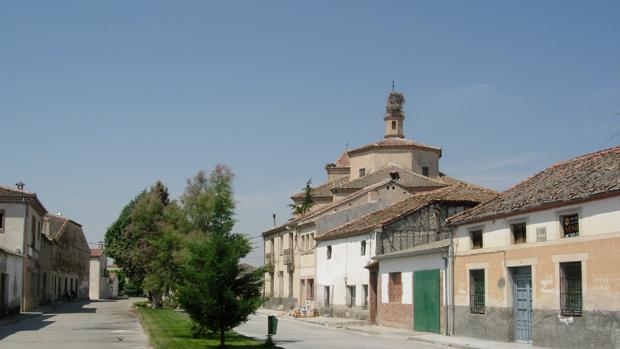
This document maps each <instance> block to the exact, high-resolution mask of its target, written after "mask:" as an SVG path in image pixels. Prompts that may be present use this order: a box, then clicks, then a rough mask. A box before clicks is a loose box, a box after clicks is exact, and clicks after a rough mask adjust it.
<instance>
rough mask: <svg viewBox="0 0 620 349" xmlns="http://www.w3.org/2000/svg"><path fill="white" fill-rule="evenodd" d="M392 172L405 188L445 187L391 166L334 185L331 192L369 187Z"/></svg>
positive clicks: (401, 168) (438, 182) (436, 181)
mask: <svg viewBox="0 0 620 349" xmlns="http://www.w3.org/2000/svg"><path fill="white" fill-rule="evenodd" d="M392 172H397V173H398V175H399V177H400V179H399V180H398V182H399V183H400V184H401V185H402V186H403V187H406V188H419V187H442V186H445V185H446V183H444V182H443V181H440V180H435V179H432V178H430V177H426V176H423V175H420V174H417V173H415V172H413V171H411V170H409V169H407V168H405V167H402V166H399V165H396V164H392V165H389V166H387V167H385V168H383V169H381V170H379V171H376V172H372V173H369V174H367V175H366V176H364V177H360V178H356V179H354V180H351V181H342V182H338V183H335V184H334V186H333V189H332V191H333V192H337V191H339V190H348V189H362V188H365V187H367V186H369V185H373V184H375V183H378V182H380V181H383V180H385V179H389V178H391V175H390V173H392Z"/></svg>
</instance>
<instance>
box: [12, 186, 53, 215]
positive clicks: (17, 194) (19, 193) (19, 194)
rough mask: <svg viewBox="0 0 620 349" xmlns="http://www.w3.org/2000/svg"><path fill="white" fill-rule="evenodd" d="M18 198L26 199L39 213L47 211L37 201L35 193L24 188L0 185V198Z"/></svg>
mask: <svg viewBox="0 0 620 349" xmlns="http://www.w3.org/2000/svg"><path fill="white" fill-rule="evenodd" d="M20 199H26V200H28V201H29V202H30V204H32V206H34V207H35V208H36V209H37V210H38V211H39V213H41V214H46V213H47V210H46V209H45V206H43V204H42V203H41V201H39V198H37V194H35V193H30V192H27V191H25V190H19V189H15V188H9V187H4V186H0V200H6V201H16V200H20Z"/></svg>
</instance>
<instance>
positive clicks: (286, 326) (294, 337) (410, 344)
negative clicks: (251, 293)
mask: <svg viewBox="0 0 620 349" xmlns="http://www.w3.org/2000/svg"><path fill="white" fill-rule="evenodd" d="M278 320H279V321H278V335H277V336H275V337H274V340H275V342H276V343H277V344H278V345H279V346H281V347H283V348H287V349H317V348H324V349H328V348H329V349H339V348H343V349H345V348H346V349H350V348H355V349H365V348H368V349H377V348H381V349H402V348H412V349H446V348H448V347H443V346H438V345H434V344H427V343H420V342H415V341H408V340H405V339H401V338H389V337H381V336H376V335H368V334H365V333H358V332H353V331H348V330H342V329H337V328H329V327H325V326H320V325H314V324H308V323H305V322H301V321H297V320H293V319H286V318H278ZM235 330H236V331H237V332H239V333H241V334H243V335H246V336H251V337H256V338H265V334H266V333H267V316H265V315H262V314H257V315H253V316H252V317H250V320H249V321H248V322H247V323H245V324H243V325H241V326H239V327H238V328H236V329H235Z"/></svg>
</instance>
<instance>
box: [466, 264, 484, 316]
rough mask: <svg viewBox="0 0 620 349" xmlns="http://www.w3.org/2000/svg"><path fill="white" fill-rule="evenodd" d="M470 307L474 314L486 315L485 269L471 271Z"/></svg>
mask: <svg viewBox="0 0 620 349" xmlns="http://www.w3.org/2000/svg"><path fill="white" fill-rule="evenodd" d="M469 307H470V310H471V312H472V313H475V314H484V269H478V270H470V271H469Z"/></svg>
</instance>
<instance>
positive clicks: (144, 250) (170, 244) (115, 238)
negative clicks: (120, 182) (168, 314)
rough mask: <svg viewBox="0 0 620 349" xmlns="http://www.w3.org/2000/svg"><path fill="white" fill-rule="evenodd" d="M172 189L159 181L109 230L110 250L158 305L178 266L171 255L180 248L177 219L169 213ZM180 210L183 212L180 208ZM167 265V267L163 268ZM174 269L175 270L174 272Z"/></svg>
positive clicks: (108, 246) (130, 277) (107, 246)
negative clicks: (170, 191) (177, 240)
mask: <svg viewBox="0 0 620 349" xmlns="http://www.w3.org/2000/svg"><path fill="white" fill-rule="evenodd" d="M172 206H174V205H171V202H170V199H169V194H168V189H167V188H166V186H165V185H164V184H163V183H162V182H160V181H158V182H156V183H155V184H154V185H153V186H151V188H150V189H149V191H143V192H142V193H140V194H139V195H138V196H136V198H134V199H133V200H132V201H131V202H130V203H129V204H127V205H126V206H125V208H124V209H123V211H122V212H121V214H120V216H119V218H118V219H117V220H116V221H115V222H114V223H113V224H112V226H111V227H110V228H109V229H108V231H107V232H106V250H107V253H108V255H109V256H110V257H112V258H113V259H114V261H115V262H116V264H117V265H118V266H119V267H121V268H123V271H124V272H125V273H126V275H127V277H128V278H129V279H130V280H131V281H132V282H133V283H134V284H135V285H137V286H139V287H143V288H144V289H145V290H146V291H147V292H148V293H149V295H150V297H151V302H152V303H153V305H154V306H155V307H157V306H159V303H160V302H159V301H160V299H161V296H162V295H164V294H166V292H167V291H169V290H170V289H171V286H170V283H171V282H170V280H171V279H173V278H172V277H171V276H170V274H171V273H173V272H172V271H174V268H172V267H170V266H169V263H168V261H170V262H174V261H175V259H174V258H169V259H168V261H166V262H165V263H164V262H163V261H164V260H166V258H167V257H170V256H172V255H173V254H174V251H175V250H174V249H173V248H174V247H176V246H177V245H176V240H175V236H174V235H173V231H174V229H175V227H176V225H177V222H173V221H171V218H170V217H173V216H174V217H175V218H178V217H179V215H178V214H176V215H169V216H170V217H168V216H167V215H166V212H168V211H171V212H172V211H173V210H174V209H173V208H170V207H172ZM176 211H179V210H178V208H177V209H176ZM163 267H166V268H165V270H163V271H162V270H161V269H162V268H163ZM171 270H172V271H171Z"/></svg>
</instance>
